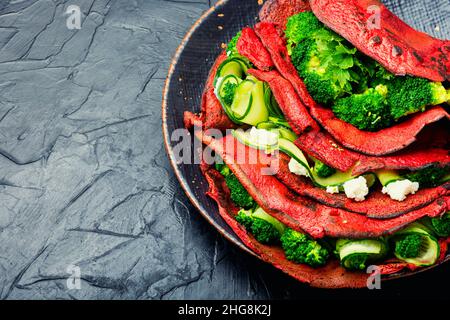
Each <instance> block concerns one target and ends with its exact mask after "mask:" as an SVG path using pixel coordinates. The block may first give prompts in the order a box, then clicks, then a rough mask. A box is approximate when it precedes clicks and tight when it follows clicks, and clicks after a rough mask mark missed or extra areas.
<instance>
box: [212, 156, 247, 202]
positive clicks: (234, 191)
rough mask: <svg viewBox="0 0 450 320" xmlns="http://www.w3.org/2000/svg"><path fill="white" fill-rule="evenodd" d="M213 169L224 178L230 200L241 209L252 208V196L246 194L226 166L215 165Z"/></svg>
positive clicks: (221, 164)
mask: <svg viewBox="0 0 450 320" xmlns="http://www.w3.org/2000/svg"><path fill="white" fill-rule="evenodd" d="M215 168H216V170H217V171H219V172H220V174H221V175H223V176H224V177H225V182H226V184H227V186H228V189H230V198H231V200H232V201H233V202H234V203H235V204H236V205H237V206H238V207H241V208H245V209H248V208H251V207H253V206H254V203H255V202H254V200H253V198H252V196H251V195H250V194H249V193H248V192H247V190H246V189H245V188H244V186H243V185H242V184H241V183H240V182H239V180H238V178H236V176H235V175H234V174H233V172H231V170H230V168H228V167H227V165H226V164H223V163H217V162H216V164H215Z"/></svg>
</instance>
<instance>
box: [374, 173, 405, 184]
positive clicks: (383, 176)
mask: <svg viewBox="0 0 450 320" xmlns="http://www.w3.org/2000/svg"><path fill="white" fill-rule="evenodd" d="M375 175H376V176H377V178H378V180H380V182H381V184H382V185H383V187H385V186H387V185H388V184H389V183H392V182H395V181H398V180H404V178H402V177H401V176H400V174H399V173H398V171H396V170H377V171H375Z"/></svg>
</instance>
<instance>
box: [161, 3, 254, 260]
mask: <svg viewBox="0 0 450 320" xmlns="http://www.w3.org/2000/svg"><path fill="white" fill-rule="evenodd" d="M228 1H229V0H219V1H218V2H217V3H216V4H214V5H213V6H211V7H210V8H209V9H208V10H206V11H205V12H204V13H203V14H202V15H201V16H200V17H199V18H198V19H197V20H196V21H195V22H194V24H193V25H192V26H191V27H190V28H189V30H188V31H187V32H186V34H185V36H184V37H183V39H182V40H181V43H180V45H179V46H178V47H177V49H176V50H175V53H174V55H173V57H172V59H171V60H170V66H169V69H168V73H167V76H166V80H165V83H164V88H163V95H162V104H161V115H162V129H163V140H164V146H165V149H166V153H167V155H168V157H169V162H170V165H171V167H172V169H173V171H174V173H175V176H176V178H177V180H178V182H179V183H180V185H181V188H182V189H183V191H184V193H185V194H186V196H187V197H188V198H189V201H190V202H191V203H192V204H193V205H194V207H195V208H196V209H197V210H198V211H199V212H200V214H201V215H202V216H203V218H205V219H206V221H208V223H209V224H210V225H212V226H213V227H214V228H215V229H216V230H217V231H218V232H219V233H220V234H221V235H222V236H223V237H225V238H226V239H227V240H228V241H230V242H231V243H233V244H234V245H235V246H237V247H238V248H240V249H242V250H244V251H245V252H247V253H249V254H251V255H252V256H254V257H256V258H258V259H259V260H262V259H261V257H260V256H259V255H258V254H256V253H255V252H254V251H253V250H251V249H250V248H248V247H247V246H245V245H244V244H243V243H242V242H241V241H240V242H238V241H236V240H235V239H233V238H232V237H231V235H230V234H229V232H228V231H226V230H225V229H224V228H223V227H222V226H220V225H219V224H218V223H217V222H216V221H215V220H214V219H212V218H211V217H210V216H209V214H208V213H207V210H206V209H205V207H204V206H203V205H202V204H201V203H200V202H199V201H198V200H197V197H196V196H195V195H194V193H193V191H192V189H191V188H190V187H189V185H188V183H187V181H186V179H185V177H184V176H183V175H182V173H181V171H180V170H179V168H178V164H177V162H176V160H175V158H174V155H173V150H172V148H171V146H170V143H169V139H170V138H169V135H170V133H169V128H168V125H167V108H168V97H169V91H170V82H171V81H172V78H173V74H174V71H175V68H176V65H177V63H178V61H179V58H180V56H181V53H182V52H183V50H184V49H185V47H186V44H187V43H188V41H189V40H190V38H191V36H192V35H193V33H194V32H195V31H196V30H197V29H198V28H199V27H200V26H201V24H202V23H203V21H205V20H206V19H207V18H208V17H209V16H210V15H211V14H213V13H214V12H215V11H216V10H217V9H218V8H219V7H221V6H223V5H224V4H225V3H227V2H228Z"/></svg>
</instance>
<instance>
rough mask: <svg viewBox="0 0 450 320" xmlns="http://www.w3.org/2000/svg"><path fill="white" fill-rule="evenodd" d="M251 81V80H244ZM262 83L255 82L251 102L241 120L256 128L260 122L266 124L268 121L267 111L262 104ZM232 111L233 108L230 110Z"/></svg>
mask: <svg viewBox="0 0 450 320" xmlns="http://www.w3.org/2000/svg"><path fill="white" fill-rule="evenodd" d="M245 81H251V80H245ZM263 86H264V83H263V82H261V81H257V82H256V83H254V86H253V87H252V90H251V92H250V93H251V97H252V101H251V104H250V107H249V110H248V112H247V113H246V114H245V116H244V117H243V118H242V120H241V121H242V122H244V123H246V124H249V125H252V126H256V125H257V124H258V123H260V122H266V121H267V120H268V119H269V111H268V110H267V107H266V104H265V103H264V88H263ZM232 110H233V108H232ZM233 111H234V110H233Z"/></svg>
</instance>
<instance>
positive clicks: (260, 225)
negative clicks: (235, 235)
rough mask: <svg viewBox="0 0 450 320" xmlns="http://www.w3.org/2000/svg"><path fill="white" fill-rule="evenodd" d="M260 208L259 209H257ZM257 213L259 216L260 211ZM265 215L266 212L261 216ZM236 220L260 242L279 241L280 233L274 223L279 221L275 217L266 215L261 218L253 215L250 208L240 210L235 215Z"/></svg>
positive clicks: (270, 242) (272, 242) (273, 242)
mask: <svg viewBox="0 0 450 320" xmlns="http://www.w3.org/2000/svg"><path fill="white" fill-rule="evenodd" d="M261 210H262V209H259V211H261ZM256 215H257V214H256ZM259 215H260V216H261V212H259ZM266 215H267V213H265V215H263V217H266ZM236 221H237V222H238V223H239V224H241V225H242V226H244V228H245V229H246V230H247V231H248V232H250V233H251V234H252V235H253V236H254V237H255V239H256V240H257V241H258V242H260V243H263V244H276V243H278V242H279V241H280V237H281V233H280V231H279V229H278V228H277V227H278V226H277V225H276V224H277V223H280V222H279V221H277V220H275V218H272V217H269V216H268V215H267V217H266V218H265V219H262V218H260V217H258V216H255V215H254V212H253V211H252V210H240V211H239V212H238V214H237V215H236Z"/></svg>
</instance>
